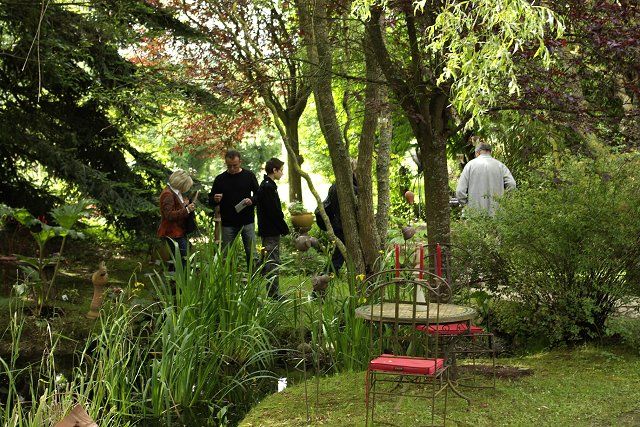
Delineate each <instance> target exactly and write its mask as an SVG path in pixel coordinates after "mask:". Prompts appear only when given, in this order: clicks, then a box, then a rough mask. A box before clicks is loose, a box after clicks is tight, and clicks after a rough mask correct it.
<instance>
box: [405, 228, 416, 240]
mask: <svg viewBox="0 0 640 427" xmlns="http://www.w3.org/2000/svg"><path fill="white" fill-rule="evenodd" d="M415 234H416V229H415V228H413V227H411V226H410V225H407V226H405V227H402V237H403V238H404V240H409V239H410V238H412V237H413V236H414V235H415Z"/></svg>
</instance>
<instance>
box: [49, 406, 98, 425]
mask: <svg viewBox="0 0 640 427" xmlns="http://www.w3.org/2000/svg"><path fill="white" fill-rule="evenodd" d="M55 427H98V424H96V422H95V421H93V419H92V418H91V416H90V415H89V414H88V413H87V411H86V410H85V409H84V408H83V407H82V405H76V406H74V407H73V409H72V410H71V412H69V413H68V414H67V416H66V417H64V418H63V419H62V420H61V421H60V422H59V423H58V424H56V425H55Z"/></svg>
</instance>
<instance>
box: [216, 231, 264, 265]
mask: <svg viewBox="0 0 640 427" xmlns="http://www.w3.org/2000/svg"><path fill="white" fill-rule="evenodd" d="M238 234H240V237H242V246H244V254H245V257H246V259H247V268H249V266H250V263H251V259H252V258H253V259H256V256H255V242H256V229H255V226H254V225H253V223H251V224H247V225H238V226H235V225H230V226H227V225H223V226H222V248H223V249H225V248H226V247H227V246H229V245H230V244H232V243H233V241H234V240H235V239H236V237H237V236H238Z"/></svg>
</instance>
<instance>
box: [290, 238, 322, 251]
mask: <svg viewBox="0 0 640 427" xmlns="http://www.w3.org/2000/svg"><path fill="white" fill-rule="evenodd" d="M316 240H318V239H316ZM312 244H313V242H312V241H311V237H309V236H307V235H306V234H303V235H300V236H298V237H296V239H295V240H294V241H293V245H294V246H295V247H296V249H297V250H299V251H300V252H306V251H308V250H309V248H311V246H312Z"/></svg>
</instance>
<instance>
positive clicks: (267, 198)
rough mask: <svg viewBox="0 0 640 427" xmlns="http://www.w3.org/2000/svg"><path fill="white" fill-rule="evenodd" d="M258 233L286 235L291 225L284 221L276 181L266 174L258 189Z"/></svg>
mask: <svg viewBox="0 0 640 427" xmlns="http://www.w3.org/2000/svg"><path fill="white" fill-rule="evenodd" d="M257 199H258V202H257V205H258V235H259V236H262V237H272V236H280V235H282V236H284V235H285V234H289V227H288V226H287V223H286V222H285V221H284V214H283V213H282V205H281V204H280V196H279V195H278V186H277V185H276V183H275V181H274V180H272V179H271V178H269V177H268V176H267V175H265V176H264V180H263V181H262V183H261V184H260V188H259V189H258V197H257Z"/></svg>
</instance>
